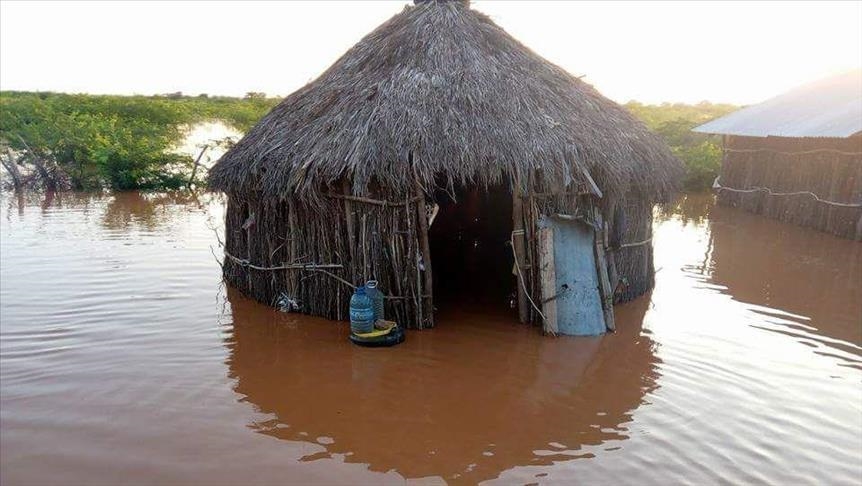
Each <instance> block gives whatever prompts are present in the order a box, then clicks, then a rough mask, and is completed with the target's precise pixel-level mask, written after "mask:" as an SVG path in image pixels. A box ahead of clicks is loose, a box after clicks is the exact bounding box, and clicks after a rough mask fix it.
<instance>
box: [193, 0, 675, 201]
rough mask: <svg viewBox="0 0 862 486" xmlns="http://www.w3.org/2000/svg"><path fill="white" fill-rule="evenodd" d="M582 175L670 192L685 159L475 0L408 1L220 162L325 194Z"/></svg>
mask: <svg viewBox="0 0 862 486" xmlns="http://www.w3.org/2000/svg"><path fill="white" fill-rule="evenodd" d="M535 171H540V172H541V173H543V174H545V176H546V177H548V178H549V179H550V180H556V181H572V180H575V181H577V180H582V179H583V173H584V171H587V172H588V173H589V174H591V175H592V177H593V179H594V180H595V181H596V183H597V184H598V185H599V187H601V188H602V190H603V191H604V192H605V193H606V194H617V195H625V194H627V193H629V192H630V191H634V192H635V193H636V194H637V195H638V196H640V198H644V199H649V200H652V201H658V200H662V199H665V198H666V197H667V196H668V195H669V194H670V193H672V192H673V190H674V189H675V183H676V181H677V180H678V179H679V178H678V175H679V174H680V172H681V166H680V164H679V162H678V161H677V160H676V159H675V158H674V157H673V156H672V155H671V153H670V151H669V149H668V148H667V146H666V145H665V144H664V143H663V142H662V141H661V140H660V139H659V138H658V137H657V136H656V135H654V134H653V133H651V132H649V131H648V130H647V129H646V128H645V127H644V126H643V124H642V123H640V122H639V121H638V120H636V119H635V118H634V117H633V116H632V115H631V114H629V113H628V112H627V111H626V110H625V109H623V108H622V107H621V106H619V105H617V104H616V103H614V102H612V101H610V100H608V99H606V98H604V97H603V96H602V95H601V94H599V93H598V92H597V91H596V90H595V89H594V88H593V87H592V86H590V85H589V84H587V83H585V82H583V81H581V80H579V79H577V78H575V77H573V76H572V75H571V74H569V73H567V72H566V71H564V70H563V69H561V68H559V67H558V66H555V65H553V64H551V63H550V62H548V61H547V60H545V59H543V58H541V57H540V56H538V55H537V54H536V53H534V52H533V51H531V50H530V49H528V48H527V47H525V46H524V45H522V44H521V43H519V42H518V41H516V40H515V39H514V38H512V37H511V36H509V35H508V34H507V33H506V32H505V31H504V30H503V29H501V28H500V27H498V26H497V25H495V24H494V23H493V22H492V21H491V20H490V19H489V18H488V17H487V16H485V15H483V14H481V13H479V12H477V11H475V10H472V9H470V8H469V7H468V6H467V5H466V2H435V1H432V2H425V3H422V4H419V5H414V6H407V7H405V9H404V11H403V12H401V13H400V14H397V15H395V16H394V17H392V18H391V19H390V20H388V21H387V22H385V23H384V24H383V25H381V26H380V27H378V28H377V29H376V30H374V31H373V32H371V33H370V34H369V35H367V36H366V37H365V38H364V39H362V40H361V41H360V42H359V43H358V44H356V45H355V46H354V47H353V48H351V49H350V50H349V51H347V53H345V54H344V55H343V56H342V57H341V58H340V59H339V60H338V61H336V63H335V64H334V65H332V67H330V68H329V69H328V70H327V71H326V72H324V73H323V74H322V75H321V76H320V77H319V78H317V79H316V80H314V81H313V82H311V83H309V84H308V85H306V86H305V87H303V88H301V89H300V90H298V91H297V92H295V93H293V94H291V95H290V96H288V97H287V98H286V99H285V100H284V101H283V102H282V103H281V104H279V105H278V106H277V107H276V108H275V109H273V110H272V112H270V113H269V114H268V115H266V116H265V117H264V118H263V119H262V120H261V121H260V123H258V124H257V126H255V127H254V128H252V129H251V130H250V131H249V133H248V134H247V135H246V136H245V137H244V138H243V139H242V140H241V141H240V142H239V143H238V144H237V145H236V146H235V147H234V148H233V149H232V150H231V151H229V152H228V153H227V154H225V156H224V157H222V159H221V161H220V162H219V163H218V164H217V165H216V166H215V167H214V168H213V170H212V171H211V173H210V185H211V187H212V188H213V189H217V190H222V191H225V192H228V193H237V194H239V193H247V192H251V191H255V192H258V191H259V194H260V195H261V197H264V198H266V197H274V198H286V197H289V196H291V195H297V196H298V197H300V198H304V197H312V198H313V197H314V196H315V195H316V193H317V191H319V190H320V188H321V186H327V185H331V184H334V183H335V182H336V181H337V180H338V179H340V178H342V177H344V176H348V177H350V178H351V179H352V181H353V186H352V190H353V192H354V194H357V195H362V194H365V193H367V191H368V187H369V184H370V183H372V182H376V183H378V184H380V186H383V187H387V188H389V189H390V190H392V191H393V192H395V193H409V192H411V191H412V187H413V184H414V177H418V178H419V179H420V181H421V183H422V185H423V186H424V187H426V188H428V187H430V186H431V185H432V184H433V182H434V180H435V176H440V175H444V176H447V178H448V179H449V180H451V181H455V182H460V183H479V184H482V185H489V184H492V183H497V182H501V181H503V180H504V178H505V179H508V180H519V181H527V180H528V178H529V175H530V174H532V173H534V172H535Z"/></svg>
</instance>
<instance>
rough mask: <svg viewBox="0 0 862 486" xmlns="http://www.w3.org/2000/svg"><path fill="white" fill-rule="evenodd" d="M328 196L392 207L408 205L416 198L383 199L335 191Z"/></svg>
mask: <svg viewBox="0 0 862 486" xmlns="http://www.w3.org/2000/svg"><path fill="white" fill-rule="evenodd" d="M326 196H328V197H331V198H335V199H346V200H348V201H356V202H361V203H365V204H374V205H377V206H392V207H397V206H406V205H407V204H409V203H410V202H412V201H415V200H416V199H415V198H414V199H412V200H407V201H404V202H393V201H382V200H380V199H371V198H368V197H361V196H351V195H349V194H336V193H334V192H330V193H327V194H326Z"/></svg>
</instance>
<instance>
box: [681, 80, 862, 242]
mask: <svg viewBox="0 0 862 486" xmlns="http://www.w3.org/2000/svg"><path fill="white" fill-rule="evenodd" d="M695 131H697V132H702V133H713V134H721V135H722V136H723V150H724V158H723V161H722V167H721V176H720V177H719V179H717V180H716V184H715V189H716V190H717V192H718V202H719V203H720V204H723V205H726V206H733V207H739V208H742V209H745V210H748V211H750V212H753V213H757V214H762V215H765V216H768V217H771V218H775V219H779V220H781V221H786V222H790V223H794V224H798V225H801V226H807V227H810V228H815V229H818V230H821V231H825V232H828V233H832V234H834V235H838V236H841V237H844V238H854V237H855V238H856V239H862V71H851V72H848V73H844V74H841V75H837V76H833V77H829V78H827V79H822V80H819V81H816V82H814V83H810V84H807V85H804V86H801V87H798V88H796V89H793V90H791V91H789V92H787V93H784V94H782V95H779V96H776V97H774V98H771V99H769V100H766V101H764V102H763V103H760V104H757V105H753V106H749V107H747V108H744V109H742V110H739V111H736V112H734V113H731V114H729V115H727V116H724V117H722V118H719V119H716V120H713V121H711V122H709V123H706V124H704V125H701V126H699V127H697V128H695Z"/></svg>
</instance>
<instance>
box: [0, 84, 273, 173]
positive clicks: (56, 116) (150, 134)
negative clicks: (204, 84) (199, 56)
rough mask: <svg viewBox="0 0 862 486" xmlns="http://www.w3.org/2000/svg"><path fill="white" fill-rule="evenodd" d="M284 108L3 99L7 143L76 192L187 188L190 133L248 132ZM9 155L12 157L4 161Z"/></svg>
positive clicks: (172, 100)
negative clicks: (179, 149)
mask: <svg viewBox="0 0 862 486" xmlns="http://www.w3.org/2000/svg"><path fill="white" fill-rule="evenodd" d="M277 101H278V100H275V99H272V98H263V97H260V96H259V95H258V96H255V97H250V98H248V99H239V98H226V97H206V98H204V97H194V98H191V97H183V96H181V95H179V94H172V95H170V96H153V97H145V96H100V95H82V94H79V95H70V94H60V93H28V92H11V91H7V92H2V93H0V141H2V143H3V144H4V145H5V146H7V147H8V148H11V149H12V150H15V151H17V152H18V153H20V154H23V157H24V159H23V160H25V161H29V162H30V163H39V164H41V165H43V166H46V167H50V168H52V169H56V172H57V173H60V174H63V176H64V179H65V180H66V181H68V185H69V186H70V187H72V188H75V189H96V188H102V187H108V188H111V189H118V190H124V189H161V188H175V187H179V186H181V185H182V184H183V183H184V181H185V180H186V174H188V172H189V170H190V169H191V166H192V163H193V161H192V159H191V158H190V157H189V156H188V155H180V154H176V153H174V152H173V151H172V149H173V148H174V147H176V146H177V145H178V144H179V142H180V141H182V139H183V138H184V136H185V135H186V131H187V129H188V127H190V126H192V125H194V124H196V123H200V122H205V121H215V120H220V121H223V122H225V123H226V124H228V125H231V126H233V127H235V128H237V129H239V130H241V131H245V130H248V129H249V128H250V127H251V126H252V125H254V123H256V122H257V120H258V119H260V117H262V116H263V115H264V114H265V113H266V112H267V111H269V110H270V109H271V108H272V107H273V106H274V105H275V103H276V102H277ZM3 155H5V154H3Z"/></svg>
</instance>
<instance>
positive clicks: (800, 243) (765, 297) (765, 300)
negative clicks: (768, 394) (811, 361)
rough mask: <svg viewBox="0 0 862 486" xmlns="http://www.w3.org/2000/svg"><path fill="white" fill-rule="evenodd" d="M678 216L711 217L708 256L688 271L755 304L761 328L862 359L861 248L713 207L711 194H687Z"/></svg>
mask: <svg viewBox="0 0 862 486" xmlns="http://www.w3.org/2000/svg"><path fill="white" fill-rule="evenodd" d="M673 214H674V215H678V216H680V217H681V218H682V220H683V221H684V222H686V221H687V222H692V223H694V224H697V223H698V222H699V221H698V218H699V217H700V215H703V214H708V215H709V224H708V235H709V236H708V238H709V239H708V244H707V245H706V247H705V249H704V259H703V261H702V262H700V264H692V265H689V266H687V267H686V268H685V270H686V271H687V272H689V273H690V274H692V275H693V276H694V275H702V276H704V277H705V280H704V281H705V282H708V283H709V284H712V285H714V286H715V288H716V289H719V290H720V291H721V292H722V293H725V294H727V295H730V296H732V297H733V299H734V300H736V301H739V302H743V303H746V304H751V310H752V311H753V312H757V313H760V314H762V315H764V316H765V317H766V319H763V320H761V321H758V322H757V323H756V324H755V326H756V327H758V328H761V329H767V330H771V331H775V332H782V333H786V334H788V335H790V336H792V337H795V338H798V339H799V340H801V341H802V342H805V343H808V344H809V345H811V346H813V347H820V346H826V347H831V348H833V349H837V350H841V351H850V352H852V353H853V354H854V355H856V356H854V357H853V359H852V360H851V361H852V362H853V363H856V365H857V366H858V365H859V364H860V360H859V359H858V358H859V356H858V355H859V351H860V350H862V322H860V320H859V316H860V313H862V245H860V244H859V243H858V242H854V241H850V240H846V239H842V238H837V237H835V236H832V235H828V234H825V233H821V232H817V231H812V230H809V229H805V228H800V227H797V226H793V225H789V224H785V223H780V222H777V221H773V220H770V219H768V218H763V217H761V216H757V215H754V214H749V213H746V212H744V211H740V210H736V209H732V208H725V207H722V206H715V205H714V203H713V198H712V197H711V196H700V197H697V196H687V197H684V198H682V199H681V201H680V202H679V203H678V204H677V206H676V207H675V208H674V209H673ZM667 217H668V216H665V218H667Z"/></svg>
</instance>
